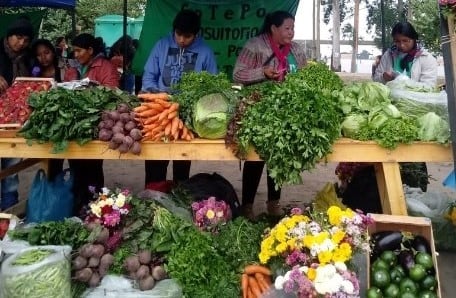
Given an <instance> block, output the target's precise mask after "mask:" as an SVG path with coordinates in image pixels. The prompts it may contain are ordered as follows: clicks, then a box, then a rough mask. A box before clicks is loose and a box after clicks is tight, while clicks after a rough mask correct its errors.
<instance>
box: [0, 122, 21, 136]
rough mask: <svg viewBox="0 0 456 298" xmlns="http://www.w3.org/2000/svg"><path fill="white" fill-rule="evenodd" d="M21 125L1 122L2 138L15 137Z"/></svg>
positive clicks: (0, 134)
mask: <svg viewBox="0 0 456 298" xmlns="http://www.w3.org/2000/svg"><path fill="white" fill-rule="evenodd" d="M20 128H21V125H20V124H19V123H17V124H16V123H14V124H0V138H15V137H16V136H17V133H18V131H19V129H20Z"/></svg>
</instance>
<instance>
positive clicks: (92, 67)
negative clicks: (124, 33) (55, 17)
mask: <svg viewBox="0 0 456 298" xmlns="http://www.w3.org/2000/svg"><path fill="white" fill-rule="evenodd" d="M72 45H73V50H74V58H75V59H76V60H77V62H78V64H79V65H78V66H77V67H71V68H69V69H68V70H67V71H66V72H65V77H64V80H65V81H71V80H80V79H84V78H89V79H90V80H91V81H96V82H98V83H99V84H100V85H102V86H106V87H112V88H117V87H119V79H120V78H119V73H118V72H117V69H116V67H115V66H114V65H113V64H112V63H111V62H110V61H109V60H107V59H106V58H105V55H104V44H103V40H102V39H100V38H95V37H94V36H93V35H91V34H87V33H83V34H80V35H78V36H77V37H76V38H75V39H74V40H73V42H72ZM69 164H70V168H71V169H72V171H73V174H74V185H73V193H74V196H75V207H76V211H79V209H80V208H81V207H83V206H84V205H85V204H87V203H88V202H89V201H90V200H91V198H92V197H93V194H92V193H91V192H90V191H89V186H93V187H95V189H96V191H99V190H100V189H101V188H102V187H103V186H104V175H103V160H102V159H93V160H84V159H70V160H69Z"/></svg>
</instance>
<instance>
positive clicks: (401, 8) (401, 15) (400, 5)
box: [397, 0, 405, 22]
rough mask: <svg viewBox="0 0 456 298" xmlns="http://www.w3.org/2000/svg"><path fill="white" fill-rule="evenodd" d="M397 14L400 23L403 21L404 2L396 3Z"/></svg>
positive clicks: (401, 0) (399, 0) (402, 0)
mask: <svg viewBox="0 0 456 298" xmlns="http://www.w3.org/2000/svg"><path fill="white" fill-rule="evenodd" d="M397 12H398V13H399V21H400V22H403V21H405V15H404V0H398V1H397Z"/></svg>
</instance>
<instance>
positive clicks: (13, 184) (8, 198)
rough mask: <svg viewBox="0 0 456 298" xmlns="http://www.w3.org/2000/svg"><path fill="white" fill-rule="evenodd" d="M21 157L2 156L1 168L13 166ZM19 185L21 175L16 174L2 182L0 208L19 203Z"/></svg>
mask: <svg viewBox="0 0 456 298" xmlns="http://www.w3.org/2000/svg"><path fill="white" fill-rule="evenodd" d="M20 161H21V159H20V158H2V159H1V168H2V170H3V169H6V168H8V167H11V166H13V165H15V164H17V163H18V162H20ZM18 187H19V175H18V174H14V175H11V176H8V177H6V178H5V179H3V180H2V182H1V199H0V209H1V210H5V209H8V208H9V207H11V206H13V205H15V204H17V202H18V197H19V194H18V192H17V189H18Z"/></svg>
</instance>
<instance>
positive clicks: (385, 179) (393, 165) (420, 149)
mask: <svg viewBox="0 0 456 298" xmlns="http://www.w3.org/2000/svg"><path fill="white" fill-rule="evenodd" d="M51 149H52V146H51V144H37V143H33V144H32V145H31V146H29V145H28V144H27V142H26V140H24V139H23V138H0V157H20V158H34V159H36V158H40V159H49V158H63V159H122V160H208V161H209V160H219V161H232V160H238V158H237V157H236V156H235V155H234V154H233V153H232V152H231V150H230V149H229V148H226V146H225V142H224V140H206V139H195V140H192V141H190V142H186V141H179V142H169V143H163V142H144V143H142V149H141V154H140V155H133V154H131V153H126V154H120V153H119V152H118V151H116V150H110V149H108V145H107V143H106V142H101V141H91V142H89V143H87V144H84V145H83V146H79V145H78V144H76V143H70V145H69V147H68V149H67V150H66V151H65V152H63V153H60V154H53V153H52V152H51ZM247 160H260V158H259V156H258V155H257V154H256V153H255V152H254V151H251V152H250V153H249V154H248V156H247ZM452 160H453V157H452V153H451V146H449V145H442V144H436V143H431V142H429V143H425V142H416V143H412V144H401V145H399V146H398V147H397V148H396V149H394V150H388V149H385V148H382V147H380V146H379V145H377V144H376V143H375V142H370V141H369V142H362V141H355V140H352V139H345V138H342V139H339V140H337V141H336V142H335V143H334V145H333V148H332V153H330V154H329V155H328V156H326V157H325V158H324V160H322V162H369V163H373V164H374V166H375V171H376V176H377V184H378V189H379V192H380V193H379V194H380V198H381V202H382V209H383V212H384V213H386V214H396V215H406V214H407V209H406V205H405V197H404V193H403V189H402V181H401V176H400V171H399V162H449V161H452Z"/></svg>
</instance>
